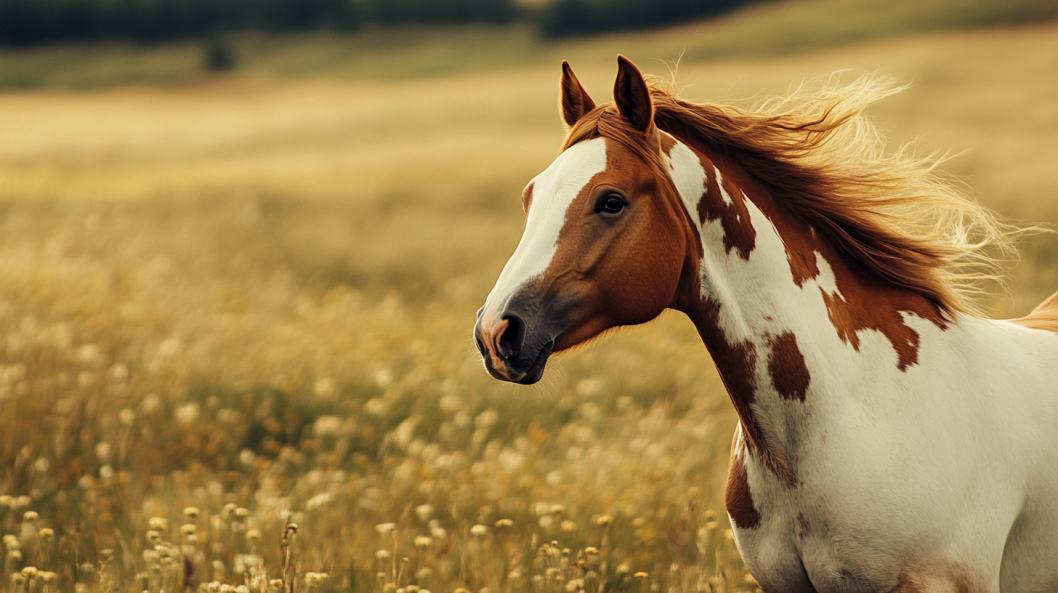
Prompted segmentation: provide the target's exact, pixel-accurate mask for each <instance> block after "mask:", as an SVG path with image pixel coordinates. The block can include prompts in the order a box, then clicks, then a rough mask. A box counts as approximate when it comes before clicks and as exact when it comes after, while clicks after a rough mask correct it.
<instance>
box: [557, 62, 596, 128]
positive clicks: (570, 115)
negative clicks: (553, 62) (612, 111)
mask: <svg viewBox="0 0 1058 593" xmlns="http://www.w3.org/2000/svg"><path fill="white" fill-rule="evenodd" d="M561 103H562V119H563V120H564V121H565V122H566V125H567V126H569V127H571V128H572V127H573V124H575V123H577V122H578V121H579V120H580V118H582V117H584V114H585V113H587V112H589V111H591V110H592V109H595V101H592V100H591V97H589V96H588V91H586V90H584V87H583V86H581V84H580V81H579V80H577V77H576V76H574V74H573V68H570V67H569V62H566V61H564V60H563V62H562V98H561Z"/></svg>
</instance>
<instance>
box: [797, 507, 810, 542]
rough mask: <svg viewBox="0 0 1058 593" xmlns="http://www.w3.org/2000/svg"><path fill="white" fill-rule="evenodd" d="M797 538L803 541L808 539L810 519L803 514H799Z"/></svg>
mask: <svg viewBox="0 0 1058 593" xmlns="http://www.w3.org/2000/svg"><path fill="white" fill-rule="evenodd" d="M797 537H798V539H800V540H801V541H805V540H806V539H808V519H806V518H805V516H804V515H803V514H802V513H797Z"/></svg>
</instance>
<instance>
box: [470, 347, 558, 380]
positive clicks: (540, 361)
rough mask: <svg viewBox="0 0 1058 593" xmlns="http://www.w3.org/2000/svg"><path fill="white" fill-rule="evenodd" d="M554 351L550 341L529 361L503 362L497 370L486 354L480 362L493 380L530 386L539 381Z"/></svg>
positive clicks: (520, 358)
mask: <svg viewBox="0 0 1058 593" xmlns="http://www.w3.org/2000/svg"><path fill="white" fill-rule="evenodd" d="M554 349H555V342H554V340H552V341H550V342H548V343H546V344H544V345H543V347H541V348H540V350H539V351H538V352H537V353H536V356H535V357H534V358H532V359H531V360H530V359H526V358H523V357H519V359H515V360H507V361H504V362H503V364H502V367H503V368H497V367H496V365H495V364H494V362H493V360H492V359H491V357H490V356H488V355H487V354H483V355H482V360H483V361H484V362H485V370H487V371H488V372H489V374H490V375H492V377H493V378H494V379H499V380H500V381H507V382H509V383H517V384H519V385H532V384H533V383H536V382H538V381H540V379H541V378H542V377H543V376H544V368H545V367H546V366H547V359H548V358H549V357H550V356H551V353H552V351H554ZM526 362H528V364H525V363H526ZM519 363H521V364H519Z"/></svg>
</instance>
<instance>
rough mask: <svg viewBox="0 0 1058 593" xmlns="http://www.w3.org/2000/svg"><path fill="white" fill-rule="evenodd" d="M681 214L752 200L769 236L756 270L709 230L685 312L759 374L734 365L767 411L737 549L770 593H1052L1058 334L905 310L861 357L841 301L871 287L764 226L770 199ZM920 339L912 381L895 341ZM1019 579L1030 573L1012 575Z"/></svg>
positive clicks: (749, 469)
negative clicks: (800, 270) (808, 275)
mask: <svg viewBox="0 0 1058 593" xmlns="http://www.w3.org/2000/svg"><path fill="white" fill-rule="evenodd" d="M672 150H673V151H676V152H679V151H681V150H682V149H681V148H680V145H679V144H677V145H676V147H674V148H673V149H672ZM670 154H671V152H670ZM700 158H701V160H702V161H705V162H704V163H702V165H703V166H702V167H688V168H690V169H691V170H690V171H689V172H688V171H686V170H682V171H681V170H680V169H679V168H678V167H675V166H673V167H672V169H673V173H672V174H673V177H674V179H677V180H679V179H680V178H681V177H684V178H687V177H694V176H697V175H701V174H702V172H707V171H709V169H710V168H711V167H713V166H714V165H713V164H712V162H711V161H710V160H709V159H708V158H707V157H704V156H701V157H700ZM669 160H670V162H672V161H673V160H674V159H669ZM683 160H684V162H686V159H683ZM707 176H708V173H707ZM713 176H715V177H716V178H717V179H725V178H726V179H729V180H730V179H740V178H743V177H744V175H743V174H740V173H737V172H734V171H731V170H728V171H726V172H724V171H722V170H721V169H714V173H713ZM710 177H712V176H710ZM722 185H723V182H720V183H715V182H712V181H711V180H709V181H706V180H703V182H701V183H691V182H684V183H681V182H679V181H677V183H676V186H677V188H680V187H681V186H684V187H697V188H701V187H706V188H708V187H714V188H719V187H721V186H722ZM749 185H753V184H752V183H750V184H749ZM755 189H758V190H759V189H760V188H755ZM724 193H727V194H728V195H731V194H734V196H736V197H734V198H730V197H725V196H724ZM681 197H683V201H684V203H685V204H688V205H689V206H690V207H688V211H689V212H697V211H698V210H699V207H698V206H699V204H698V201H699V200H710V199H712V200H718V201H723V202H727V201H737V200H743V201H744V204H745V207H746V210H747V211H748V213H749V220H748V221H746V222H747V223H748V224H749V225H750V226H752V228H753V235H754V237H755V242H754V243H755V244H754V247H753V249H752V251H751V252H749V253H748V254H747V255H748V257H746V258H743V257H742V256H741V254H740V253H739V252H738V251H737V250H736V249H732V250H730V251H727V250H725V247H724V238H725V237H726V236H727V233H728V231H727V230H725V229H724V228H723V225H722V224H721V223H720V222H719V221H706V223H705V224H703V225H701V226H700V231H699V233H700V236H701V240H702V250H701V252H702V254H703V256H702V259H701V261H700V270H701V272H700V278H701V280H700V281H701V288H700V294H701V301H700V302H699V303H697V304H691V305H684V306H683V307H682V308H684V309H685V310H686V311H685V312H687V313H688V314H689V315H690V316H691V318H692V320H694V322H695V324H696V325H697V326H698V328H699V331H700V333H701V334H702V337H703V341H705V343H706V344H707V346H708V347H709V349H710V352H711V353H713V354H714V358H715V359H717V360H727V361H729V362H730V359H731V358H732V356H731V355H730V354H727V353H728V352H730V351H731V350H732V347H734V346H739V345H741V346H742V351H743V352H744V354H743V355H742V358H743V359H744V360H747V361H749V364H720V363H718V368H719V370H720V373H721V375H722V376H723V377H724V380H725V383H727V384H728V386H729V388H730V387H731V386H732V385H739V384H744V383H747V382H750V383H753V384H754V386H755V389H754V391H753V401H752V402H736V409H740V411H743V410H744V411H745V414H744V416H743V417H742V419H741V420H740V430H739V431H738V432H737V433H736V439H735V444H734V446H733V455H732V461H731V463H732V467H733V469H732V471H731V478H730V483H729V486H728V492H727V498H728V510H729V514H730V516H731V519H732V523H733V526H734V529H735V532H736V535H737V540H738V544H739V549H740V551H741V553H742V555H743V558H744V560H745V562H746V564H747V567H748V568H749V569H750V571H751V572H752V573H753V574H754V576H756V578H757V580H758V581H759V582H760V583H761V584H762V586H763V587H764V588H765V590H766V591H769V590H774V591H789V592H796V591H809V592H810V591H850V592H852V591H865V592H867V591H889V590H893V591H958V590H960V589H959V587H965V590H966V591H999V590H1001V591H1004V592H1006V591H1050V590H1054V589H1055V587H1056V586H1058V570H1056V567H1055V562H1054V561H1053V558H1056V557H1058V541H1056V539H1055V537H1054V535H1053V534H1054V533H1055V531H1054V528H1056V527H1058V500H1055V499H1054V498H1053V497H1051V501H1050V502H1049V504H1048V505H1047V506H1046V507H1045V508H1044V507H1043V505H1039V504H1037V505H1036V506H1034V507H1033V508H1028V506H1029V505H1028V503H1029V502H1030V501H1033V500H1037V501H1039V500H1047V497H1040V498H1037V497H1036V493H1039V492H1048V493H1053V492H1058V479H1056V476H1055V472H1054V471H1053V463H1054V453H1055V452H1058V398H1056V397H1055V387H1054V386H1055V385H1056V384H1058V335H1055V334H1054V333H1051V332H1048V331H1043V330H1036V329H1027V328H1025V327H1023V326H1021V325H1017V324H1013V323H1009V322H997V321H989V320H981V319H976V318H973V317H969V316H965V315H961V314H960V315H958V316H957V317H956V318H955V319H954V320H951V321H943V320H940V318H939V317H937V316H936V314H935V312H934V314H933V315H930V314H929V311H930V307H929V305H928V303H923V302H918V303H915V302H913V301H915V300H918V299H916V298H914V297H909V296H908V295H903V296H904V298H905V299H909V300H911V301H912V302H908V303H904V304H902V305H896V306H897V307H900V306H904V307H907V308H908V309H916V308H917V309H919V310H920V311H925V312H926V313H925V314H926V316H927V317H926V318H923V317H920V316H918V315H916V314H914V313H911V312H908V311H907V310H903V311H901V310H900V309H896V308H894V309H892V310H891V311H890V312H891V313H892V314H893V315H894V316H899V319H900V324H901V325H900V326H899V328H892V327H889V328H885V327H883V330H884V331H881V330H874V329H869V330H860V331H858V332H856V336H857V339H858V345H857V346H853V345H852V344H851V343H850V341H847V340H843V339H842V337H841V333H840V331H839V330H838V329H837V328H835V324H834V320H833V318H832V317H833V315H832V313H831V312H830V310H828V305H827V295H834V296H833V301H836V300H837V299H839V298H841V295H843V294H845V295H848V296H849V297H850V298H851V297H852V296H853V295H856V296H860V297H862V294H863V293H865V292H870V291H869V290H867V289H869V288H870V287H865V286H863V284H862V283H861V282H862V281H863V280H867V279H860V281H857V278H856V274H855V270H851V269H849V266H848V264H846V263H844V262H843V261H841V260H840V258H838V257H836V254H830V253H828V255H831V257H830V259H829V260H828V258H826V257H824V256H823V255H822V254H821V253H820V252H819V251H812V252H811V253H791V252H790V251H791V250H792V249H794V248H795V247H794V246H798V245H806V244H809V243H810V242H811V240H812V238H811V236H812V232H811V230H809V229H807V228H805V227H804V226H803V225H798V224H797V223H796V221H792V220H786V221H784V222H781V223H780V224H781V226H783V228H784V230H785V232H786V233H787V234H788V237H783V236H782V235H781V234H780V231H779V230H778V229H777V228H776V225H775V224H774V223H773V222H772V220H773V218H781V217H782V214H781V213H780V212H776V213H775V214H773V216H772V217H769V216H768V215H766V214H765V213H764V212H763V211H762V210H761V209H760V208H758V207H757V205H756V204H755V203H754V198H755V197H756V198H757V200H758V201H761V202H763V203H769V202H770V200H768V199H767V197H766V196H762V197H757V196H755V195H753V194H750V193H747V192H743V191H741V190H740V189H739V187H738V185H737V182H735V183H732V184H730V185H729V190H728V191H726V192H719V191H717V192H716V193H715V194H713V195H710V193H709V192H708V191H706V192H705V194H704V195H701V196H700V197H699V196H694V197H691V196H681ZM769 209H774V205H773V204H771V205H770V208H769ZM799 227H800V228H799ZM798 235H799V236H798ZM818 247H820V248H822V249H824V250H825V247H824V246H822V245H818ZM807 257H814V258H815V265H816V267H817V268H818V269H819V275H818V276H817V277H816V278H814V279H810V280H805V281H802V282H801V285H800V286H799V285H798V283H797V282H796V281H795V277H794V272H793V271H792V269H791V265H790V262H791V260H798V259H804V258H807ZM831 261H833V262H834V263H833V265H831V263H830V262H831ZM835 267H837V268H839V271H838V273H835V270H834V268H835ZM841 268H844V269H841ZM839 278H840V279H841V280H840V281H839V280H838V279H839ZM867 282H870V281H869V280H867ZM874 288H875V289H877V287H874ZM882 300H883V301H884V299H882ZM833 301H831V302H833ZM833 308H834V307H833V306H831V307H830V309H833ZM714 310H715V311H717V314H716V315H713V314H712V313H711V311H714ZM894 318H895V317H894ZM885 332H888V333H890V335H891V336H894V337H893V338H891V337H890V336H887V335H886V333H885ZM784 336H785V337H784ZM904 336H914V337H913V338H912V340H913V341H914V342H915V345H914V348H913V349H910V350H905V352H904V353H903V355H904V357H905V360H904V361H903V362H904V363H905V364H904V365H903V366H904V368H903V369H901V365H902V361H901V353H900V352H898V351H897V349H896V348H895V347H894V344H893V339H897V340H899V339H904ZM912 361H913V362H912ZM733 373H745V374H748V375H749V376H751V377H752V379H747V377H745V376H732V374H733ZM738 389H739V388H738V387H735V391H736V392H737V391H738ZM996 394H1003V397H1002V398H999V397H996ZM732 395H733V397H734V396H735V393H733V394H732ZM743 426H751V427H755V428H753V429H747V431H746V432H743V431H742V430H741V427H743ZM750 430H752V431H753V432H755V433H756V434H755V437H756V439H757V441H758V442H756V443H754V444H753V445H752V446H751V445H750V443H748V442H747V440H746V433H747V432H750ZM753 450H756V451H758V452H759V451H761V450H766V451H767V453H765V454H764V455H763V456H762V455H760V454H756V455H755V454H754V453H753ZM762 457H763V458H764V459H771V460H775V461H771V462H762V461H759V459H761V458H762ZM1016 524H1017V525H1018V529H1017V530H1013V529H1014V527H1015V525H1016ZM1012 530H1013V531H1012ZM1007 558H1016V559H1017V560H1016V561H1008V560H1007ZM1010 562H1014V563H1016V564H1018V565H1019V568H1018V569H1017V570H1016V571H1012V570H1011V569H1010V568H1007V569H1004V568H1003V566H1004V565H1007V564H1009V563H1010ZM1001 582H1002V588H1001V589H1000V588H999V587H1000V583H1001Z"/></svg>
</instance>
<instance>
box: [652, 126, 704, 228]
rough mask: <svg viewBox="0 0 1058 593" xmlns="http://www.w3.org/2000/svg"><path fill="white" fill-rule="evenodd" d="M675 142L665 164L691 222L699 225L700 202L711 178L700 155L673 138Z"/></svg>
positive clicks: (665, 157) (666, 156)
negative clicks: (707, 174)
mask: <svg viewBox="0 0 1058 593" xmlns="http://www.w3.org/2000/svg"><path fill="white" fill-rule="evenodd" d="M669 137H670V138H672V137H671V136H669ZM673 142H675V143H676V144H675V145H673V147H672V149H671V150H669V153H668V154H666V155H663V157H664V159H665V164H666V165H668V168H669V176H670V177H672V183H673V185H675V186H676V192H677V193H678V194H680V200H682V201H683V205H684V207H686V208H687V214H688V215H690V217H691V222H692V223H693V224H695V225H697V224H698V202H700V201H701V199H702V196H703V195H704V194H705V192H706V187H707V186H706V183H707V181H708V179H709V178H708V177H707V176H706V173H705V167H703V166H702V162H701V160H700V159H699V158H698V155H697V154H695V153H694V151H693V150H691V149H690V148H688V147H687V145H686V144H684V143H682V142H680V141H679V140H676V139H675V138H673Z"/></svg>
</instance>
